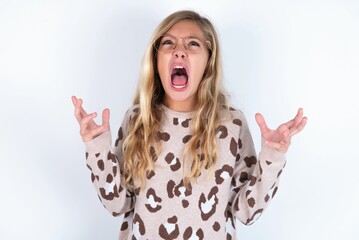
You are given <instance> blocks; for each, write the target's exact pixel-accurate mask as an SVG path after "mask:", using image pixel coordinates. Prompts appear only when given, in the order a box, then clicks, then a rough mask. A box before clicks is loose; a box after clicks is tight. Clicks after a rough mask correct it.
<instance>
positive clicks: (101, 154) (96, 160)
mask: <svg viewBox="0 0 359 240" xmlns="http://www.w3.org/2000/svg"><path fill="white" fill-rule="evenodd" d="M72 101H73V104H74V106H75V116H76V119H77V120H78V122H79V124H80V134H81V136H82V139H83V141H84V143H85V146H86V161H87V167H88V168H89V169H90V171H91V180H92V182H93V184H94V186H95V189H96V191H97V194H98V196H99V199H100V201H101V202H102V204H103V205H104V207H105V208H106V209H107V210H108V211H109V212H110V213H111V214H112V215H114V216H117V215H120V214H123V213H126V212H128V211H130V210H132V208H133V203H134V196H133V194H132V193H131V192H130V191H128V190H127V189H126V187H125V186H124V185H123V184H122V183H121V171H120V168H121V166H120V162H119V161H121V160H122V155H123V154H122V144H123V140H124V134H123V129H124V128H126V125H127V120H128V119H127V115H126V116H125V119H124V121H123V123H122V126H121V128H120V129H119V132H118V139H117V140H116V144H115V146H114V147H112V142H111V131H110V126H109V114H110V112H109V110H108V109H105V110H104V111H103V114H102V125H97V124H96V123H95V122H94V120H93V119H94V118H95V117H96V113H93V114H87V113H86V112H85V111H84V109H83V108H82V100H81V99H77V98H75V97H73V98H72Z"/></svg>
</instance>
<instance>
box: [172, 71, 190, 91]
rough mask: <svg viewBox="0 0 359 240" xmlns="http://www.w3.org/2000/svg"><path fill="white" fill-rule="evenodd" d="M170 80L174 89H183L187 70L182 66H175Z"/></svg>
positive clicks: (186, 78) (185, 84) (186, 79)
mask: <svg viewBox="0 0 359 240" xmlns="http://www.w3.org/2000/svg"><path fill="white" fill-rule="evenodd" d="M171 82H172V86H173V87H174V88H175V89H183V88H185V87H186V86H187V83H188V75H187V70H186V69H185V68H184V67H182V66H175V67H174V68H173V69H172V72H171Z"/></svg>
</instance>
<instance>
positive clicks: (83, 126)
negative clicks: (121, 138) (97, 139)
mask: <svg viewBox="0 0 359 240" xmlns="http://www.w3.org/2000/svg"><path fill="white" fill-rule="evenodd" d="M96 117H97V113H91V114H89V115H87V116H86V117H84V118H82V119H81V122H80V134H81V136H82V135H85V134H86V133H87V132H88V131H89V129H91V128H94V127H96V126H97V125H96V124H95V126H89V122H90V121H93V119H94V118H96Z"/></svg>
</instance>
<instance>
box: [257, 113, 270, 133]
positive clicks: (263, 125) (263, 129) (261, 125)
mask: <svg viewBox="0 0 359 240" xmlns="http://www.w3.org/2000/svg"><path fill="white" fill-rule="evenodd" d="M255 118H256V122H257V124H258V126H259V128H260V130H261V133H262V134H264V133H266V132H268V131H269V129H268V126H267V124H266V121H265V120H264V117H263V116H262V114H260V113H257V114H256V115H255Z"/></svg>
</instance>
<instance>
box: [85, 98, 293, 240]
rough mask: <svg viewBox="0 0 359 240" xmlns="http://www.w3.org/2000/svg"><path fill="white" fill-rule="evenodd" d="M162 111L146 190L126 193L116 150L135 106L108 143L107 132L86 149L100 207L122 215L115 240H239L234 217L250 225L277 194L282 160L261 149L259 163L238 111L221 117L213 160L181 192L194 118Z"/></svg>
mask: <svg viewBox="0 0 359 240" xmlns="http://www.w3.org/2000/svg"><path fill="white" fill-rule="evenodd" d="M161 107H162V108H163V114H162V118H161V123H160V132H159V133H158V136H159V137H160V141H161V144H162V151H161V152H160V154H158V156H157V155H156V156H154V158H153V161H154V170H153V171H151V172H150V173H148V174H147V176H146V185H145V187H144V189H139V188H137V189H135V190H134V191H130V190H128V189H127V188H126V186H125V185H124V184H123V183H122V181H121V177H120V176H121V173H122V170H121V169H123V150H122V144H123V141H124V139H125V137H126V135H127V127H128V122H129V119H130V118H131V116H133V114H136V112H138V106H136V105H135V106H133V107H131V108H130V109H129V110H128V111H127V113H126V114H125V117H124V120H123V122H122V125H121V127H120V128H119V130H118V134H117V139H116V141H115V143H114V145H112V142H111V131H107V132H105V133H103V134H101V135H100V136H98V137H96V138H94V139H93V140H91V141H89V142H86V143H85V145H86V161H87V166H88V168H89V169H90V171H91V179H92V182H93V185H94V187H95V189H96V191H97V194H98V197H99V199H100V201H101V202H102V204H103V206H104V207H105V208H106V209H107V210H108V211H109V212H110V213H111V214H112V215H113V216H119V215H123V220H122V223H121V226H120V233H119V239H120V240H122V239H150V240H152V239H237V237H238V236H236V218H237V219H239V220H240V221H241V222H242V223H243V224H246V225H250V224H252V223H253V222H254V221H256V220H257V219H258V217H259V216H260V215H261V214H262V213H263V211H264V209H265V208H266V207H267V206H268V203H269V202H270V200H271V199H272V198H273V197H274V195H275V194H276V192H277V190H278V181H279V177H280V175H281V173H282V169H283V168H284V166H285V162H286V160H285V154H284V153H280V152H278V151H277V150H275V149H272V148H269V147H267V146H266V145H264V144H262V149H261V151H260V153H259V155H258V157H257V155H256V152H255V148H254V143H253V140H252V137H251V133H250V130H249V128H248V124H247V121H246V118H245V116H244V114H243V112H241V111H239V110H234V109H231V110H226V111H223V114H222V115H221V119H220V124H219V127H218V128H217V132H216V138H217V139H216V140H217V148H218V162H217V164H216V165H215V166H214V169H212V171H211V172H210V171H209V170H207V169H203V171H202V172H201V175H200V176H199V177H198V178H197V179H196V180H195V181H192V182H191V183H190V184H189V185H188V187H187V188H186V187H185V186H184V183H183V177H184V172H185V173H188V171H189V170H190V164H188V162H187V161H186V162H183V159H182V154H183V151H184V148H185V145H186V143H187V142H188V139H189V138H190V137H191V123H192V121H191V118H192V115H193V112H175V111H173V110H171V109H169V108H167V107H165V106H164V105H162V106H161ZM262 142H263V141H262ZM184 168H185V169H184ZM184 170H185V171H184Z"/></svg>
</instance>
